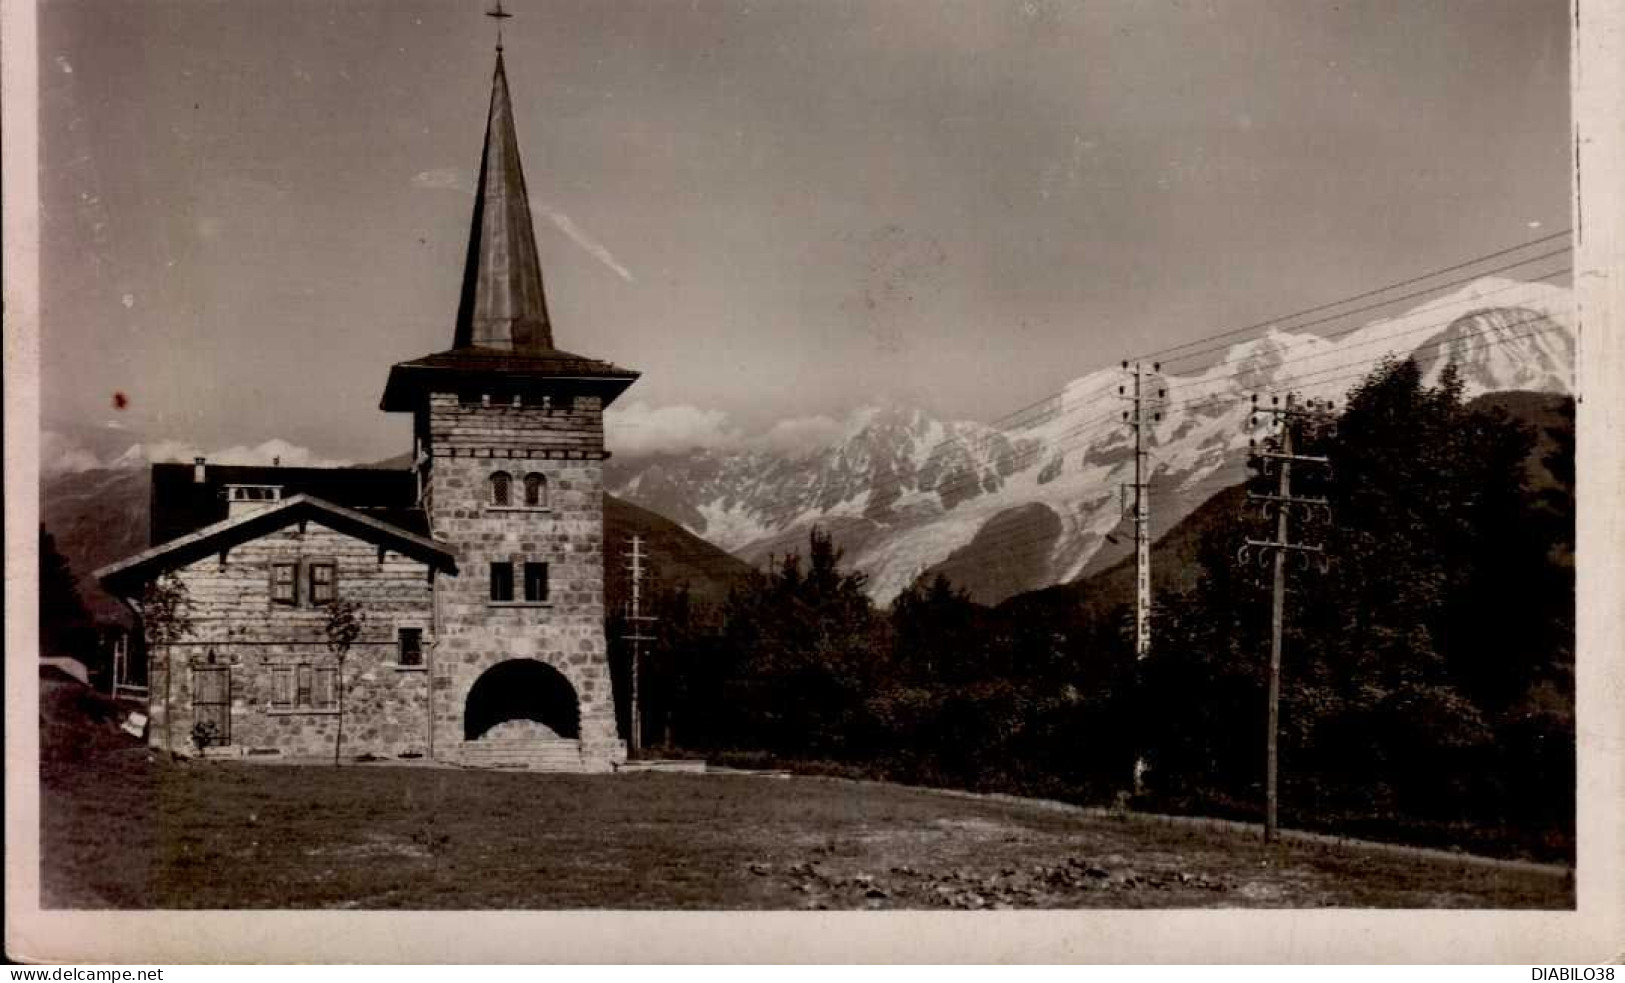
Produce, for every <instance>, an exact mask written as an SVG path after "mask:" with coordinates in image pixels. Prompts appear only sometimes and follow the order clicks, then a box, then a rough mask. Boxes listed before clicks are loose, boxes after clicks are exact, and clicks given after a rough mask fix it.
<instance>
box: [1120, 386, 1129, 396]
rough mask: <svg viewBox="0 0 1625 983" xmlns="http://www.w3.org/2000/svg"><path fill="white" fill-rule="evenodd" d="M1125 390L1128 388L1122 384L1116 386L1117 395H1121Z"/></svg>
mask: <svg viewBox="0 0 1625 983" xmlns="http://www.w3.org/2000/svg"><path fill="white" fill-rule="evenodd" d="M1127 391H1128V389H1127V388H1126V387H1124V386H1118V387H1117V395H1119V396H1121V395H1123V394H1124V393H1126V392H1127Z"/></svg>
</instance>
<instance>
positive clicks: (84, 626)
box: [39, 525, 104, 673]
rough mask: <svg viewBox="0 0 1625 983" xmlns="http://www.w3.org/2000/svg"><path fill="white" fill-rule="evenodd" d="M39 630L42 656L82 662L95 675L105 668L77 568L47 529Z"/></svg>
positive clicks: (42, 544) (41, 551) (43, 544)
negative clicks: (63, 657) (67, 658)
mask: <svg viewBox="0 0 1625 983" xmlns="http://www.w3.org/2000/svg"><path fill="white" fill-rule="evenodd" d="M39 628H40V653H41V654H42V655H48V656H68V657H70V658H74V659H78V660H80V661H81V662H83V663H85V665H86V668H88V669H90V670H91V672H92V673H99V672H100V671H101V670H102V669H103V668H104V667H103V666H102V665H101V664H100V662H99V656H100V654H101V653H100V651H99V648H98V646H97V645H96V630H95V624H94V621H93V619H92V618H91V616H90V612H89V610H88V609H87V608H86V607H85V602H84V598H83V597H82V596H80V594H79V583H78V580H77V579H76V578H75V577H74V574H73V568H72V567H70V566H69V565H68V560H67V557H65V556H63V555H62V552H61V551H60V550H58V549H57V545H56V538H55V537H53V536H52V535H51V534H50V533H49V532H47V531H46V529H45V527H44V526H43V525H42V526H40V530H39Z"/></svg>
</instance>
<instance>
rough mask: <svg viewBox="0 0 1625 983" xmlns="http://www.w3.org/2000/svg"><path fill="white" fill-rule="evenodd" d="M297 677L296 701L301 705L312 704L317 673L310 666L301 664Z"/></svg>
mask: <svg viewBox="0 0 1625 983" xmlns="http://www.w3.org/2000/svg"><path fill="white" fill-rule="evenodd" d="M297 679H298V692H297V693H296V694H295V698H294V702H295V703H297V704H298V705H299V706H302V707H308V706H310V705H311V702H310V699H311V689H312V687H314V686H315V685H316V673H315V672H314V671H313V670H312V669H311V667H310V666H300V667H299V670H298V677H297Z"/></svg>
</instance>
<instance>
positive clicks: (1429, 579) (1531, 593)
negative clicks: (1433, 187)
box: [1146, 359, 1572, 822]
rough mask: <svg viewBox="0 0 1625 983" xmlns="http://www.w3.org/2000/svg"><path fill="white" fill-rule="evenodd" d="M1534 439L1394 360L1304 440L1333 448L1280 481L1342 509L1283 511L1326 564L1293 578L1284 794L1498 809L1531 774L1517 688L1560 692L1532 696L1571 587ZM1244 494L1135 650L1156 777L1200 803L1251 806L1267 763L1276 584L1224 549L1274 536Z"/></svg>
mask: <svg viewBox="0 0 1625 983" xmlns="http://www.w3.org/2000/svg"><path fill="white" fill-rule="evenodd" d="M1555 443H1556V444H1557V451H1556V452H1555V455H1554V456H1556V457H1559V458H1560V457H1561V455H1562V451H1563V444H1562V441H1561V440H1560V439H1559V440H1556V441H1555ZM1533 446H1534V445H1533V433H1532V432H1531V431H1530V429H1529V428H1528V427H1526V426H1524V425H1523V424H1521V423H1520V422H1518V421H1517V420H1515V419H1513V418H1512V417H1510V416H1508V415H1507V414H1506V413H1504V412H1502V411H1501V410H1499V409H1496V408H1494V407H1493V406H1489V405H1484V404H1475V403H1469V402H1467V401H1466V400H1465V399H1464V398H1463V386H1462V383H1461V381H1460V378H1459V376H1458V375H1457V374H1456V372H1455V371H1454V370H1453V369H1451V368H1448V367H1447V369H1446V370H1445V372H1444V373H1443V374H1442V375H1441V377H1440V379H1439V381H1438V383H1437V384H1435V385H1433V386H1429V385H1426V384H1425V382H1424V379H1423V374H1422V372H1421V370H1420V368H1419V367H1418V366H1417V365H1416V364H1415V363H1414V362H1412V361H1409V360H1397V359H1395V360H1389V361H1387V362H1385V363H1383V364H1382V365H1379V366H1378V368H1377V369H1376V370H1375V371H1373V372H1372V373H1371V374H1370V375H1368V376H1367V377H1366V379H1365V380H1364V381H1363V382H1361V383H1360V385H1359V386H1357V387H1356V388H1355V389H1354V390H1353V391H1352V392H1351V393H1350V396H1349V399H1348V402H1347V405H1346V408H1345V410H1344V412H1343V413H1342V414H1341V416H1340V417H1339V419H1338V420H1337V421H1336V427H1335V431H1334V432H1332V433H1328V434H1324V435H1322V439H1320V440H1319V441H1318V442H1315V446H1313V447H1310V446H1308V445H1306V447H1305V449H1306V451H1307V452H1311V453H1324V454H1326V455H1327V456H1328V457H1329V459H1330V462H1331V474H1330V476H1329V477H1324V478H1323V477H1321V476H1319V475H1317V474H1315V473H1314V472H1315V470H1318V469H1312V470H1311V472H1310V473H1309V474H1306V475H1305V476H1304V483H1303V484H1302V485H1301V486H1300V485H1299V483H1298V482H1296V481H1295V482H1294V489H1293V490H1294V492H1295V493H1298V494H1304V495H1324V496H1326V497H1327V499H1328V500H1329V502H1330V505H1331V511H1332V515H1333V520H1334V521H1333V522H1332V523H1331V524H1329V525H1327V524H1324V523H1321V524H1320V525H1312V524H1310V523H1309V522H1307V521H1305V520H1307V519H1308V517H1307V516H1306V515H1304V514H1303V513H1299V515H1298V516H1297V517H1296V518H1297V519H1298V522H1299V525H1296V526H1295V531H1296V530H1298V529H1301V530H1302V537H1301V538H1305V539H1308V540H1310V541H1314V542H1323V543H1324V544H1325V546H1326V548H1327V550H1328V552H1329V554H1330V555H1331V557H1332V562H1331V566H1330V568H1329V570H1327V571H1326V572H1324V573H1319V572H1315V573H1310V572H1305V573H1304V574H1302V575H1298V574H1296V573H1295V574H1294V575H1293V577H1292V578H1291V592H1290V593H1289V595H1288V606H1289V611H1288V618H1287V628H1286V639H1285V648H1286V653H1287V661H1286V664H1285V666H1284V668H1283V680H1282V685H1283V691H1282V716H1281V727H1282V733H1281V768H1282V777H1283V792H1282V805H1283V808H1284V809H1286V810H1289V811H1291V812H1296V813H1297V814H1298V815H1300V816H1302V815H1313V816H1317V817H1320V818H1325V817H1327V816H1330V815H1334V814H1337V813H1340V812H1342V813H1347V814H1351V815H1353V814H1358V815H1362V816H1367V817H1377V816H1383V815H1384V814H1385V813H1386V814H1387V817H1386V819H1385V821H1391V819H1392V817H1393V816H1395V815H1401V816H1405V817H1409V818H1411V819H1417V818H1432V819H1437V820H1441V821H1448V822H1455V821H1461V820H1464V819H1469V818H1479V819H1482V818H1485V817H1490V818H1494V817H1496V816H1503V817H1504V816H1505V815H1506V810H1507V809H1509V808H1514V807H1515V806H1514V803H1516V802H1517V801H1518V800H1519V796H1517V795H1516V794H1515V792H1514V790H1515V789H1517V788H1524V789H1528V788H1530V787H1531V783H1532V782H1533V781H1534V779H1535V778H1536V777H1538V776H1535V775H1534V773H1533V772H1532V771H1531V770H1530V768H1529V767H1528V766H1526V765H1522V764H1516V763H1513V762H1514V758H1515V757H1516V755H1517V754H1518V753H1521V752H1517V751H1516V750H1515V749H1513V748H1512V746H1511V742H1512V738H1513V736H1514V735H1515V734H1516V733H1517V732H1516V730H1515V729H1512V728H1513V724H1514V723H1515V722H1516V721H1517V720H1519V719H1521V716H1520V714H1521V715H1522V716H1527V713H1526V712H1524V711H1518V710H1516V709H1515V707H1517V706H1520V705H1523V704H1520V700H1521V701H1523V703H1524V704H1529V703H1530V701H1533V705H1535V706H1538V707H1550V706H1552V705H1553V704H1554V697H1553V695H1552V694H1551V693H1549V692H1546V691H1542V692H1541V693H1537V694H1535V695H1534V696H1525V694H1529V693H1531V687H1534V686H1537V685H1539V684H1540V682H1541V681H1542V680H1544V679H1548V678H1554V677H1553V673H1552V672H1551V670H1550V668H1549V667H1550V666H1551V665H1552V662H1553V660H1554V659H1556V658H1559V657H1560V656H1561V653H1562V652H1564V651H1567V643H1566V642H1565V641H1564V639H1563V635H1564V632H1565V627H1564V621H1563V619H1562V617H1561V616H1560V615H1561V611H1562V610H1563V605H1564V604H1565V603H1567V604H1569V605H1572V594H1571V593H1565V588H1564V582H1563V581H1562V580H1561V578H1556V579H1554V577H1553V576H1552V573H1551V561H1550V560H1549V554H1551V553H1552V552H1553V545H1554V534H1553V533H1552V531H1551V530H1552V529H1553V528H1554V525H1556V526H1560V525H1561V522H1555V523H1554V522H1553V521H1537V520H1536V515H1535V513H1536V510H1537V509H1539V508H1541V507H1543V506H1542V505H1541V501H1542V500H1541V498H1540V497H1538V496H1537V495H1535V494H1534V493H1533V492H1532V491H1531V489H1530V488H1529V487H1528V485H1527V474H1528V469H1529V466H1530V461H1531V453H1532V448H1533ZM1556 464H1557V467H1556V468H1555V469H1554V474H1555V473H1557V472H1558V471H1561V469H1562V463H1561V460H1559V461H1557V462H1556ZM1294 477H1295V478H1296V477H1297V475H1296V474H1295V475H1294ZM1315 481H1319V485H1318V487H1317V486H1315V485H1312V484H1310V482H1315ZM1259 490H1263V489H1259ZM1547 498H1548V501H1549V502H1555V503H1556V505H1555V506H1553V505H1547V506H1544V507H1550V508H1553V509H1554V511H1561V510H1562V508H1561V506H1562V505H1563V504H1565V503H1564V502H1563V500H1562V496H1561V495H1556V496H1548V497H1547ZM1235 514H1236V516H1237V518H1236V519H1235V520H1233V521H1232V520H1224V521H1216V522H1214V523H1213V524H1212V525H1211V526H1210V527H1209V528H1208V529H1207V530H1206V532H1205V534H1204V537H1203V540H1202V543H1201V546H1200V547H1199V557H1200V561H1201V564H1202V568H1203V569H1202V573H1201V577H1200V579H1199V582H1198V584H1197V586H1196V587H1195V588H1194V589H1193V590H1191V591H1188V592H1186V593H1184V594H1182V595H1175V596H1169V597H1168V598H1166V603H1165V613H1164V614H1161V615H1159V619H1158V644H1157V646H1156V648H1155V650H1154V652H1153V656H1152V659H1151V661H1150V663H1149V664H1148V665H1147V667H1146V671H1147V675H1148V676H1149V677H1150V679H1151V680H1152V682H1151V687H1150V688H1151V691H1152V692H1154V693H1156V694H1157V696H1158V701H1159V706H1158V710H1159V713H1160V714H1161V716H1162V718H1163V720H1164V721H1165V723H1164V724H1163V725H1162V726H1160V727H1159V728H1158V729H1157V733H1156V747H1155V749H1154V751H1155V758H1154V760H1153V773H1152V774H1153V777H1154V780H1155V782H1156V783H1157V787H1156V788H1155V790H1156V791H1157V792H1158V794H1161V795H1165V796H1168V797H1169V798H1174V799H1178V798H1190V799H1193V800H1196V801H1199V802H1201V803H1202V804H1201V805H1200V806H1199V807H1201V808H1204V809H1206V810H1209V811H1211V810H1213V809H1214V808H1223V807H1225V806H1232V805H1233V806H1234V807H1235V808H1237V809H1250V808H1251V805H1252V803H1253V802H1255V801H1256V799H1257V793H1256V789H1257V783H1258V780H1259V776H1260V774H1261V772H1262V759H1263V755H1262V747H1261V745H1262V743H1263V742H1262V735H1263V727H1264V719H1263V713H1264V702H1263V698H1262V692H1263V689H1262V676H1261V667H1262V666H1263V664H1264V663H1263V655H1262V653H1264V652H1266V651H1267V650H1268V646H1267V642H1266V640H1265V636H1264V635H1263V630H1264V628H1266V627H1267V623H1268V617H1267V613H1266V612H1267V611H1268V600H1267V592H1265V591H1264V590H1263V589H1262V588H1263V584H1262V583H1261V581H1260V578H1259V576H1258V573H1257V571H1256V569H1251V568H1245V567H1240V566H1238V565H1237V563H1236V547H1237V544H1238V543H1239V542H1240V540H1241V539H1242V538H1244V537H1245V536H1252V537H1253V538H1268V537H1267V534H1266V531H1264V530H1261V529H1259V528H1256V527H1254V528H1250V529H1248V528H1244V527H1243V525H1244V523H1245V522H1248V521H1256V520H1250V519H1247V518H1244V517H1243V515H1242V513H1240V512H1239V510H1238V512H1237V513H1235ZM1559 675H1560V674H1559ZM1543 712H1544V711H1543ZM1548 719H1558V718H1557V717H1556V716H1553V715H1551V714H1548ZM1542 727H1544V730H1540V731H1539V734H1540V735H1544V736H1545V739H1546V740H1547V743H1548V744H1552V743H1557V742H1555V741H1553V740H1552V739H1551V728H1550V727H1549V726H1546V725H1542ZM1530 733H1531V735H1535V734H1536V731H1534V730H1531V731H1530ZM1535 739H1536V737H1535V736H1531V737H1530V738H1529V740H1531V741H1532V740H1535ZM1526 757H1527V759H1528V760H1530V761H1533V760H1537V759H1539V760H1547V759H1545V758H1540V756H1539V755H1537V754H1536V753H1535V752H1534V751H1531V752H1530V753H1529V754H1528V755H1526ZM1531 797H1533V796H1529V795H1525V796H1523V798H1531Z"/></svg>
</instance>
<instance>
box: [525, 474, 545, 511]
mask: <svg viewBox="0 0 1625 983" xmlns="http://www.w3.org/2000/svg"><path fill="white" fill-rule="evenodd" d="M525 505H527V506H528V507H530V508H533V509H544V508H547V478H546V477H544V476H542V475H539V474H537V473H536V472H534V471H532V472H531V473H530V474H527V475H525Z"/></svg>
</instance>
